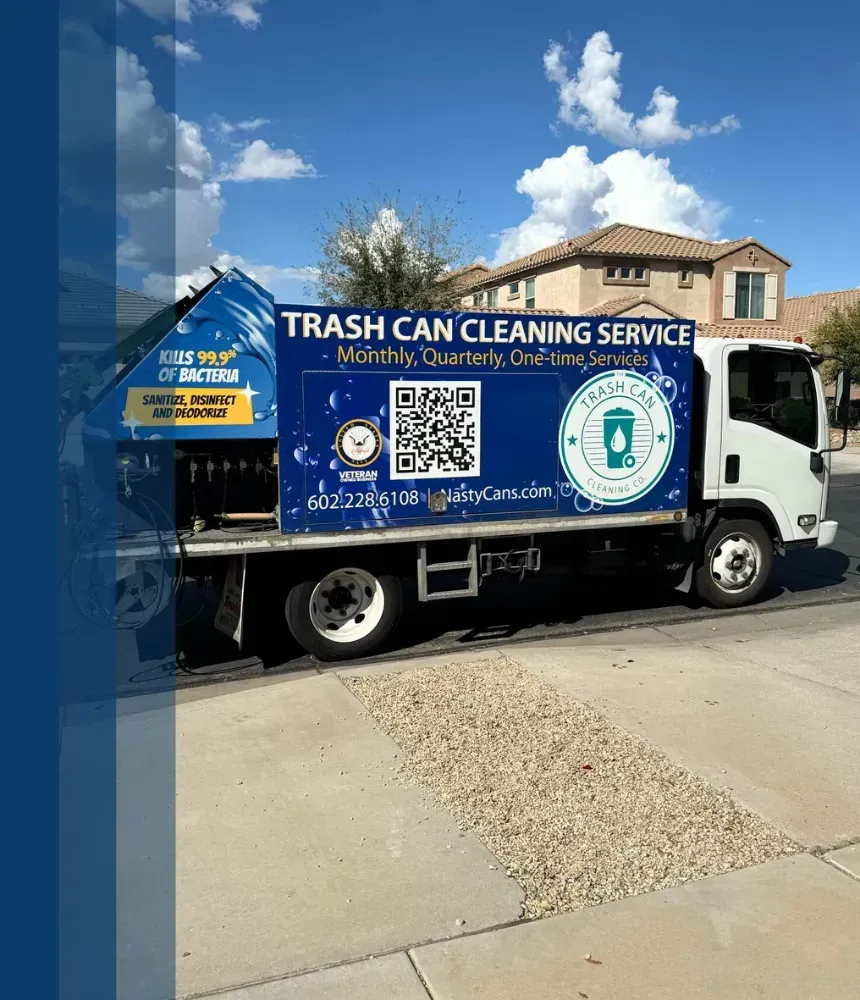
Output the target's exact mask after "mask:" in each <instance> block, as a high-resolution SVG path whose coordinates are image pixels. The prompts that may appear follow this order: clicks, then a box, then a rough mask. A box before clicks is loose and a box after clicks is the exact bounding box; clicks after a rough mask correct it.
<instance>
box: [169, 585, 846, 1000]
mask: <svg viewBox="0 0 860 1000" xmlns="http://www.w3.org/2000/svg"><path fill="white" fill-rule="evenodd" d="M858 648H860V604H858V603H850V604H842V605H833V606H828V607H823V608H806V609H803V608H801V609H795V610H792V611H785V612H774V613H769V614H760V615H757V614H753V615H750V614H746V615H744V616H740V617H737V618H722V619H714V620H709V621H699V622H695V623H691V624H688V625H683V626H675V627H666V628H662V629H659V630H658V629H637V630H630V631H628V632H626V633H614V634H602V635H598V636H582V637H579V638H577V639H575V640H560V641H557V642H543V643H539V644H534V645H529V646H508V647H506V650H505V653H506V655H507V656H509V657H512V658H514V659H515V660H517V661H518V662H519V663H520V664H522V665H523V666H525V667H526V668H527V669H528V670H530V671H533V672H535V673H536V674H538V675H539V676H541V677H543V678H547V679H549V680H550V681H551V682H552V684H553V685H555V686H557V687H558V688H560V689H561V690H563V691H565V692H568V693H570V694H572V695H573V696H574V697H575V698H577V699H579V700H580V701H583V702H586V703H588V704H590V705H591V706H592V707H594V708H597V709H598V710H599V711H600V712H602V713H604V714H605V716H606V717H607V718H608V719H609V720H611V721H613V722H615V723H617V724H619V725H620V726H621V727H622V728H624V729H626V730H628V731H629V732H631V733H634V734H637V735H639V736H640V737H643V738H644V739H646V740H647V741H648V742H650V743H651V744H653V745H654V746H656V747H658V748H660V749H661V750H663V751H664V752H665V753H666V754H667V755H668V756H669V757H671V758H672V759H674V760H676V761H678V762H680V763H682V764H684V765H685V766H686V767H687V768H688V769H690V770H692V771H694V772H696V773H698V774H700V775H702V776H704V777H705V778H706V779H708V780H709V781H710V782H711V783H712V784H714V785H716V786H718V787H722V788H727V789H730V790H731V792H732V794H733V795H734V796H735V797H736V798H737V799H739V800H740V801H741V802H742V803H743V804H745V805H746V806H748V807H749V808H751V809H753V810H754V811H756V812H758V813H759V814H760V815H762V816H764V817H765V818H766V819H768V820H770V821H771V822H772V823H774V824H775V825H777V826H778V827H780V828H781V829H783V830H784V831H786V832H787V833H788V834H790V835H791V836H792V837H793V838H794V839H795V840H796V841H797V842H798V844H799V847H798V850H799V852H800V853H798V854H797V855H795V856H791V857H787V858H781V859H777V860H773V861H769V862H767V863H766V864H763V865H759V866H756V867H753V868H747V869H743V870H739V871H734V872H730V873H728V874H722V875H716V876H714V877H712V878H707V879H702V880H699V881H694V882H688V883H686V884H682V885H678V886H675V887H674V888H670V889H666V890H661V891H659V892H651V893H646V894H645V895H641V896H635V897H630V898H628V899H622V900H619V901H617V902H611V903H606V904H604V905H602V906H598V907H591V908H588V909H583V910H579V911H578V912H575V913H567V914H563V915H561V916H557V917H550V918H546V919H542V920H535V921H526V922H523V921H521V920H520V914H521V907H520V904H521V901H522V898H523V895H522V892H521V890H520V888H519V886H518V885H517V883H516V882H515V881H514V880H513V879H509V878H507V877H506V875H505V871H504V869H503V867H502V866H501V865H500V864H499V862H498V861H497V859H496V858H495V857H494V856H493V855H492V854H491V853H490V852H489V851H488V850H487V848H485V847H484V846H483V845H482V844H481V843H480V842H479V840H478V839H477V838H476V836H475V835H474V834H473V833H471V832H469V831H468V830H461V829H458V826H457V824H456V822H455V821H454V820H453V818H452V817H451V816H450V815H449V814H448V813H447V812H446V811H445V810H443V809H439V808H436V807H435V806H434V805H433V804H432V803H431V802H430V801H429V799H428V797H427V795H425V794H424V793H423V792H422V790H421V789H420V788H417V787H414V786H408V785H404V784H403V783H401V782H399V781H396V780H394V770H393V769H394V768H396V767H397V766H398V753H399V749H398V747H397V746H396V745H395V744H394V743H393V742H392V741H391V740H390V739H389V738H388V737H387V736H385V735H384V734H383V733H382V732H380V730H379V728H378V727H377V726H376V725H375V723H374V720H373V719H372V718H370V717H368V715H367V712H366V711H365V709H364V708H363V706H362V705H361V703H360V702H359V701H357V700H356V698H355V697H354V696H353V695H352V694H351V693H350V692H349V691H348V690H347V689H346V687H345V686H344V684H343V683H342V682H341V680H340V679H339V677H338V675H337V671H336V670H329V671H328V672H326V673H324V674H317V673H312V674H310V673H309V674H306V675H303V676H300V677H297V678H296V679H288V678H283V677H282V678H279V679H278V682H277V683H269V684H266V685H264V686H252V687H247V688H245V689H238V688H236V687H231V686H229V685H227V686H224V687H221V688H217V689H216V688H208V689H206V690H205V691H198V692H189V693H188V694H187V695H186V696H185V697H187V698H188V699H189V700H187V701H186V702H185V703H183V704H180V705H178V706H177V707H176V710H175V712H176V766H177V813H176V823H177V843H176V884H177V901H176V903H177V926H176V948H177V959H176V961H177V989H176V995H177V996H189V995H194V996H201V995H209V994H213V993H216V992H221V991H225V990H227V991H231V992H228V993H227V994H226V995H227V996H228V997H230V998H232V1000H324V998H325V1000H329V998H330V1000H340V998H344V1000H346V998H349V1000H363V998H365V997H366V998H368V1000H370V998H373V1000H379V998H386V997H390V998H392V1000H400V998H402V1000H413V998H414V1000H418V998H420V997H425V998H426V997H427V996H428V995H431V996H432V997H434V998H437V1000H442V998H444V1000H471V998H486V1000H501V998H505V997H519V996H523V995H539V996H541V997H543V998H548V1000H555V998H558V1000H562V998H565V1000H567V998H569V997H577V996H583V997H589V998H598V997H607V996H613V997H616V998H620V997H630V998H633V997H636V998H637V1000H639V998H642V997H655V998H656V997H664V996H689V997H703V998H704V997H709V998H710V997H726V998H729V997H731V998H732V1000H737V998H739V997H746V996H749V997H752V996H756V997H766V998H773V1000H776V998H779V1000H782V998H784V997H785V996H786V995H789V994H792V995H798V996H804V997H806V996H809V997H819V996H820V997H822V998H823V997H828V998H843V997H844V998H846V1000H847V998H848V997H853V996H855V995H856V994H855V985H856V982H857V981H858V980H860V966H858V957H857V951H856V947H854V946H855V945H856V940H857V938H858V935H860V880H858V878H856V877H855V876H857V875H858V874H860V863H858V860H857V856H856V853H855V849H854V848H853V847H851V846H846V845H847V844H849V843H850V842H860V800H858V796H857V792H856V788H857V783H856V775H857V774H858V773H860V712H858V706H860V685H858V677H857V649H858ZM487 655H495V652H490V653H488V654H487ZM465 658H466V657H465V656H462V657H459V659H465ZM468 658H469V659H474V658H475V654H474V653H471V654H470V655H469V656H468ZM452 659H455V658H452V657H450V656H448V657H445V658H444V660H445V662H451V661H452ZM628 661H631V662H628ZM622 662H623V666H622ZM426 664H427V661H426V660H425V661H403V662H401V663H398V664H391V663H386V664H381V665H377V666H369V667H366V668H361V671H363V672H373V671H380V670H384V671H390V670H392V669H397V670H411V669H414V668H415V667H418V666H425V665H426ZM353 672H355V671H353ZM804 849H805V851H806V853H804ZM371 956H372V957H371ZM586 956H587V957H586ZM428 990H429V994H428ZM792 991H793V993H792Z"/></svg>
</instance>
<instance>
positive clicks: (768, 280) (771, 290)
mask: <svg viewBox="0 0 860 1000" xmlns="http://www.w3.org/2000/svg"><path fill="white" fill-rule="evenodd" d="M778 288H779V275H778V274H766V275H765V276H764V318H765V319H776V301H777V289H778Z"/></svg>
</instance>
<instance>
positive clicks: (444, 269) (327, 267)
mask: <svg viewBox="0 0 860 1000" xmlns="http://www.w3.org/2000/svg"><path fill="white" fill-rule="evenodd" d="M456 231H457V223H456V219H455V217H454V212H453V210H451V209H442V210H433V209H430V208H428V207H427V206H425V205H420V204H419V205H416V206H415V208H414V209H413V210H412V211H411V212H409V213H408V214H406V215H404V214H402V213H401V212H400V211H399V210H398V207H397V204H396V203H395V202H394V201H392V200H387V201H382V202H363V203H360V204H358V205H352V204H347V205H344V206H342V207H341V209H340V211H339V212H338V213H336V214H334V215H333V216H331V218H330V220H329V224H328V225H327V226H325V227H323V229H322V230H321V231H320V238H319V253H320V260H319V263H318V265H317V268H316V270H317V277H316V280H315V282H314V283H313V285H312V286H309V289H308V291H309V292H311V293H312V294H313V295H314V296H315V297H317V298H318V299H319V301H320V302H321V303H322V304H323V305H329V306H367V307H369V308H373V309H443V310H444V309H450V308H452V307H454V306H455V305H456V304H457V303H458V302H459V301H460V299H461V298H462V295H463V291H462V286H461V285H458V283H457V281H456V280H447V279H446V274H447V273H448V272H449V271H451V270H452V269H454V268H456V267H457V266H458V265H459V264H461V263H462V262H463V261H464V258H465V255H466V253H467V251H468V244H467V242H466V241H465V240H459V239H458V238H457V237H456Z"/></svg>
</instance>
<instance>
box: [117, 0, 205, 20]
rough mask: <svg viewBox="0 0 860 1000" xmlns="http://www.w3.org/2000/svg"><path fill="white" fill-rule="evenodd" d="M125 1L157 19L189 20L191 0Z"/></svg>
mask: <svg viewBox="0 0 860 1000" xmlns="http://www.w3.org/2000/svg"><path fill="white" fill-rule="evenodd" d="M126 2H127V3H131V4H133V5H134V6H135V7H137V9H138V10H140V11H143V13H144V14H149V16H150V17H155V18H158V20H159V21H172V20H174V19H175V20H177V21H184V22H188V21H190V20H191V6H192V0H126Z"/></svg>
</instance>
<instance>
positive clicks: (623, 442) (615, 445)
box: [609, 427, 627, 455]
mask: <svg viewBox="0 0 860 1000" xmlns="http://www.w3.org/2000/svg"><path fill="white" fill-rule="evenodd" d="M609 447H610V448H611V449H612V450H613V451H614V452H615V453H616V455H617V454H619V453H620V452H622V451H624V449H625V448H626V447H627V438H626V437H624V432H623V431H622V430H621V428H620V427H616V428H615V433H614V434H613V435H612V440H611V441H610V442H609Z"/></svg>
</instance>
